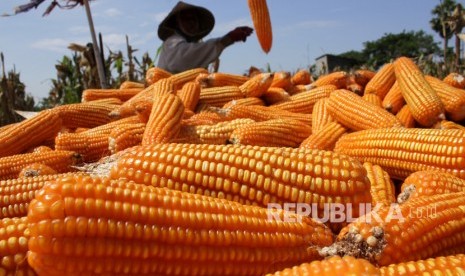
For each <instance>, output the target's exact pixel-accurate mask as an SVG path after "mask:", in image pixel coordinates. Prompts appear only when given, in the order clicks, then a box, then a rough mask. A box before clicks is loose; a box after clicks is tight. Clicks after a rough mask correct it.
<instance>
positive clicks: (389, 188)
mask: <svg viewBox="0 0 465 276" xmlns="http://www.w3.org/2000/svg"><path fill="white" fill-rule="evenodd" d="M363 167H364V168H365V169H366V170H367V176H368V179H370V192H371V198H372V199H373V200H372V202H371V203H372V204H373V206H376V204H382V205H386V206H389V205H390V204H392V203H395V202H396V190H395V187H394V182H393V181H392V180H391V178H390V177H389V174H388V173H387V172H385V171H384V170H383V169H382V168H381V167H380V166H378V165H375V164H372V163H370V162H365V163H363Z"/></svg>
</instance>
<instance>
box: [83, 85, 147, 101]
mask: <svg viewBox="0 0 465 276" xmlns="http://www.w3.org/2000/svg"><path fill="white" fill-rule="evenodd" d="M143 89H144V87H133V88H124V89H121V88H119V89H94V88H92V89H90V88H89V89H84V91H82V97H81V102H90V101H95V100H101V99H108V98H116V99H119V100H120V101H123V102H125V101H127V100H129V99H130V98H132V97H134V96H135V95H136V94H137V93H139V92H140V91H142V90H143Z"/></svg>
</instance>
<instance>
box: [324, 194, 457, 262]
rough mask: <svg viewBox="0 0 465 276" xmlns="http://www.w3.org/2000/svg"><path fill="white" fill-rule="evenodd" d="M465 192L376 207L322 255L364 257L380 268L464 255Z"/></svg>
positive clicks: (351, 226)
mask: <svg viewBox="0 0 465 276" xmlns="http://www.w3.org/2000/svg"><path fill="white" fill-rule="evenodd" d="M464 204H465V193H464V192H461V193H451V194H438V195H432V196H428V197H417V198H414V199H411V200H408V201H407V202H405V203H404V204H401V205H393V206H391V205H390V206H386V205H384V206H381V207H380V208H376V209H375V208H374V209H373V210H372V211H371V212H370V213H368V214H367V215H365V216H361V217H359V218H357V219H356V220H355V221H354V222H352V223H350V224H349V225H348V226H346V227H345V228H343V229H342V230H341V232H340V233H339V235H338V237H337V242H336V243H334V244H333V245H332V246H331V247H329V248H323V249H322V251H321V253H326V254H328V255H333V254H337V255H344V254H347V255H351V256H354V257H357V258H365V259H368V260H370V261H371V262H372V263H374V264H377V265H379V266H387V265H390V264H395V263H400V262H408V261H417V260H424V259H426V258H432V257H437V256H445V255H450V254H457V253H460V252H463V250H464V249H463V247H464V242H465V236H464V235H463V232H464V230H465V221H464V220H463V217H464V216H465V210H464V208H463V205H464Z"/></svg>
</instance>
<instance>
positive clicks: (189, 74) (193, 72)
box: [167, 68, 208, 90]
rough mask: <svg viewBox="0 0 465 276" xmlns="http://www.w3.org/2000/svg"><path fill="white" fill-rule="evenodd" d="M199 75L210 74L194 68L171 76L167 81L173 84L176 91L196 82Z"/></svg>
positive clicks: (202, 69)
mask: <svg viewBox="0 0 465 276" xmlns="http://www.w3.org/2000/svg"><path fill="white" fill-rule="evenodd" d="M199 74H208V70H207V69H205V68H193V69H189V70H186V71H182V72H179V73H176V74H173V75H171V76H170V77H168V78H167V79H169V81H171V82H173V84H174V88H175V90H178V89H181V88H182V86H183V85H184V84H185V83H188V82H190V81H194V80H195V78H196V77H197V76H198V75H199Z"/></svg>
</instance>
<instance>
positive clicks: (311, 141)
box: [299, 122, 347, 150]
mask: <svg viewBox="0 0 465 276" xmlns="http://www.w3.org/2000/svg"><path fill="white" fill-rule="evenodd" d="M346 132H347V129H346V128H345V127H343V126H342V125H341V124H339V123H338V122H330V123H327V124H325V125H324V126H323V127H322V128H321V129H319V130H318V131H317V132H312V134H311V135H310V136H308V137H307V138H305V140H303V141H302V143H300V145H299V147H300V148H308V149H320V150H333V148H334V145H335V144H336V142H337V140H339V138H340V137H341V136H342V135H344V134H345V133H346Z"/></svg>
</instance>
